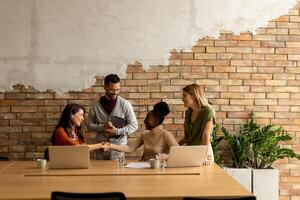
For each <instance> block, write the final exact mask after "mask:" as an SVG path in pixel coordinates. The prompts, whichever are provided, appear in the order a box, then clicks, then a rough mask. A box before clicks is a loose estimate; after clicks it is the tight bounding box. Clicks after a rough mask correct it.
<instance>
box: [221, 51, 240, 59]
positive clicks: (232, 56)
mask: <svg viewBox="0 0 300 200" xmlns="http://www.w3.org/2000/svg"><path fill="white" fill-rule="evenodd" d="M217 59H218V60H230V59H236V60H239V59H242V54H241V53H218V54H217Z"/></svg>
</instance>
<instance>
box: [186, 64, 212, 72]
mask: <svg viewBox="0 0 300 200" xmlns="http://www.w3.org/2000/svg"><path fill="white" fill-rule="evenodd" d="M191 69H192V71H191V72H193V73H205V72H212V67H211V66H209V67H207V66H192V68H191Z"/></svg>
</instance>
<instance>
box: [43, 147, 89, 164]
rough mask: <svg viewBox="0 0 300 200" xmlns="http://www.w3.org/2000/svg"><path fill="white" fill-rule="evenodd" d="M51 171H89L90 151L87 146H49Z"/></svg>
mask: <svg viewBox="0 0 300 200" xmlns="http://www.w3.org/2000/svg"><path fill="white" fill-rule="evenodd" d="M49 161H50V164H49V167H50V169H87V168H89V167H90V151H89V147H88V146H87V145H75V146H49Z"/></svg>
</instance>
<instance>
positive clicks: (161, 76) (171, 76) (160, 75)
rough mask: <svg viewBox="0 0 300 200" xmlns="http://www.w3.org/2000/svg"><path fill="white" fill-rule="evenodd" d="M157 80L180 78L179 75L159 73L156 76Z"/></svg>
mask: <svg viewBox="0 0 300 200" xmlns="http://www.w3.org/2000/svg"><path fill="white" fill-rule="evenodd" d="M158 78H159V79H164V78H180V73H174V72H173V73H159V74H158Z"/></svg>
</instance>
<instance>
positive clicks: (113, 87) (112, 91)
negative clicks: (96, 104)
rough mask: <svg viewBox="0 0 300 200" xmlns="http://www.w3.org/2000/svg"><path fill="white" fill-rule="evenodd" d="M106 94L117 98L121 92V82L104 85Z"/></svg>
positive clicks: (111, 97)
mask: <svg viewBox="0 0 300 200" xmlns="http://www.w3.org/2000/svg"><path fill="white" fill-rule="evenodd" d="M104 89H105V94H106V96H107V97H108V98H110V99H116V98H117V96H118V94H119V92H120V83H111V82H109V83H108V84H107V85H105V86H104Z"/></svg>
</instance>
